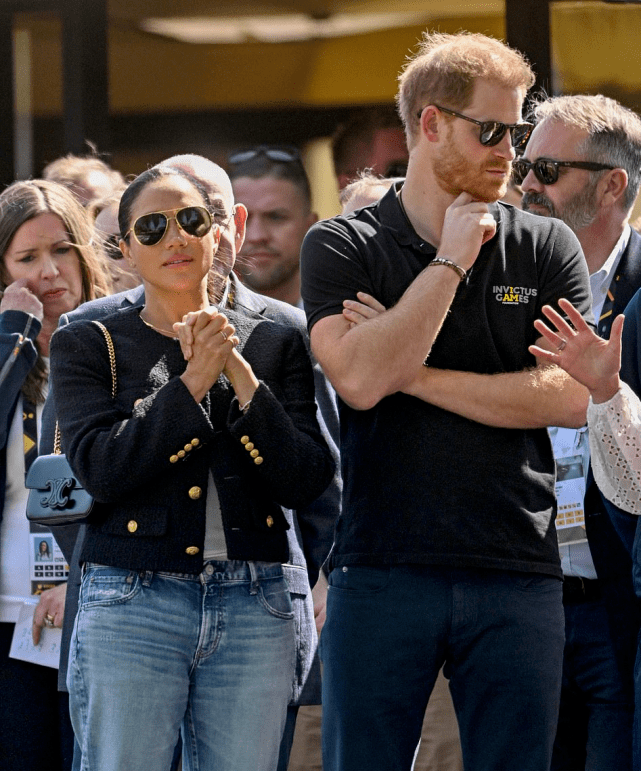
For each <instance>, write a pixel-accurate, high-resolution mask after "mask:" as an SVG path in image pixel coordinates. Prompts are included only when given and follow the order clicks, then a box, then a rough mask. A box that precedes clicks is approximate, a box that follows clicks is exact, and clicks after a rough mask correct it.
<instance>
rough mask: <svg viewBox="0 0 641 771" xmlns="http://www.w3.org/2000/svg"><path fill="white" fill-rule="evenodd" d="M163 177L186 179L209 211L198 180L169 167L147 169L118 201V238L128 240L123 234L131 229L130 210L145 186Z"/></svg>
mask: <svg viewBox="0 0 641 771" xmlns="http://www.w3.org/2000/svg"><path fill="white" fill-rule="evenodd" d="M163 177H182V178H183V179H186V180H187V181H188V182H190V183H191V184H192V185H193V186H194V187H195V188H196V190H197V191H198V192H199V193H200V195H201V196H202V199H203V202H204V204H205V206H206V207H207V209H208V210H210V211H211V200H210V199H209V194H208V193H207V190H206V189H205V187H204V186H203V184H202V183H201V182H200V181H199V180H197V179H196V178H195V177H192V176H191V174H188V173H187V172H186V171H183V170H182V169H176V168H173V167H171V166H153V167H152V168H151V169H147V171H143V172H142V174H139V175H138V176H137V177H136V179H134V180H133V182H131V183H130V184H129V185H128V187H127V188H126V189H125V192H124V193H123V194H122V197H121V199H120V206H119V207H118V227H119V228H120V237H121V238H123V239H124V240H127V238H129V236H127V238H125V234H126V233H127V231H128V230H129V228H130V227H131V224H132V223H131V210H132V209H133V205H134V203H136V200H137V198H138V196H139V195H140V194H141V193H142V191H143V190H144V189H145V188H146V187H147V185H149V184H150V183H152V182H157V181H158V180H159V179H162V178H163Z"/></svg>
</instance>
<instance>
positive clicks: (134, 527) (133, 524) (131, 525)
mask: <svg viewBox="0 0 641 771" xmlns="http://www.w3.org/2000/svg"><path fill="white" fill-rule="evenodd" d="M127 530H129V532H130V533H135V532H136V530H138V523H137V522H136V520H135V519H130V520H129V522H127Z"/></svg>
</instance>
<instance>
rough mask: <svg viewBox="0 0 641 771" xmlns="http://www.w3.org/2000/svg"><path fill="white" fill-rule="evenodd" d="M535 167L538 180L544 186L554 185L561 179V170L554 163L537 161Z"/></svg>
mask: <svg viewBox="0 0 641 771" xmlns="http://www.w3.org/2000/svg"><path fill="white" fill-rule="evenodd" d="M533 166H534V173H535V175H536V178H537V179H538V180H539V182H541V183H542V184H543V185H553V184H554V183H555V182H556V181H557V179H558V178H559V169H558V167H557V165H556V163H554V161H536V162H535V163H534V164H533Z"/></svg>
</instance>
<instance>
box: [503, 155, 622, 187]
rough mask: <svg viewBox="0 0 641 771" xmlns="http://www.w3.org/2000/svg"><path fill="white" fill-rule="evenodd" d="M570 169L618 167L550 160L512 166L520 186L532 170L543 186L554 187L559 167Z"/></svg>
mask: <svg viewBox="0 0 641 771" xmlns="http://www.w3.org/2000/svg"><path fill="white" fill-rule="evenodd" d="M561 166H563V167H564V168H570V169H587V170H588V171H605V170H606V169H609V170H612V169H616V166H608V165H607V164H605V163H592V161H553V160H550V158H538V159H537V160H536V161H526V160H524V159H522V158H521V159H519V160H518V161H514V163H513V164H512V179H513V180H514V182H515V183H516V184H517V185H520V184H521V183H522V182H523V180H524V179H525V178H526V177H527V175H528V172H529V171H530V169H532V171H533V172H534V176H535V177H536V178H537V179H538V180H539V182H540V183H541V184H542V185H553V184H554V183H555V182H557V181H558V179H559V167H561Z"/></svg>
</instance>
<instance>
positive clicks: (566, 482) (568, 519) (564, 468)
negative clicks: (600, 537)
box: [550, 428, 589, 546]
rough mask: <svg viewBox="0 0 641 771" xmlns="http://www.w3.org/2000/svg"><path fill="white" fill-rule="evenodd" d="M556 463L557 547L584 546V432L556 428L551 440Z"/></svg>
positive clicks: (585, 467)
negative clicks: (577, 544)
mask: <svg viewBox="0 0 641 771" xmlns="http://www.w3.org/2000/svg"><path fill="white" fill-rule="evenodd" d="M550 435H551V438H552V446H553V449H554V460H555V463H556V487H555V489H556V501H557V514H556V521H555V525H556V530H557V537H558V540H559V545H560V546H561V545H568V544H576V543H585V542H587V537H586V534H585V511H584V508H583V501H584V499H585V490H586V477H587V463H588V462H589V461H588V458H589V455H586V453H585V452H584V450H585V448H586V446H587V429H580V430H578V431H576V430H575V429H569V428H557V429H556V436H552V432H550Z"/></svg>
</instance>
